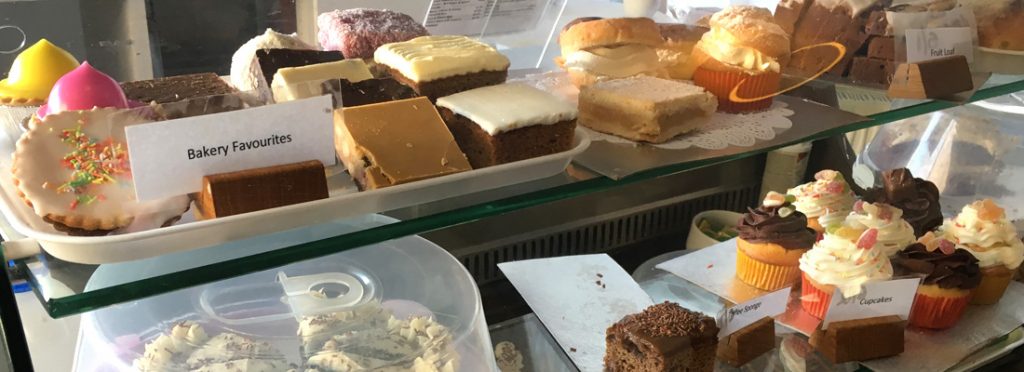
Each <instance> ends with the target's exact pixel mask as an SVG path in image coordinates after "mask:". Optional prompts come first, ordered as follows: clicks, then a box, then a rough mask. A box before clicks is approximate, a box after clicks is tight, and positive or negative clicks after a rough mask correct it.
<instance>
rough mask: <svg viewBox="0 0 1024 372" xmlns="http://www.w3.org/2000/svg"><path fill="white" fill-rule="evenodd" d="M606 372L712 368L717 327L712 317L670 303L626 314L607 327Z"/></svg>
mask: <svg viewBox="0 0 1024 372" xmlns="http://www.w3.org/2000/svg"><path fill="white" fill-rule="evenodd" d="M605 340H606V342H607V346H606V349H605V356H604V364H605V369H606V370H607V371H613V372H618V371H628V372H654V371H659V372H660V371H665V372H668V371H672V372H691V371H707V372H710V371H713V370H714V368H715V348H716V347H717V346H718V326H717V325H716V324H715V320H714V319H712V318H711V317H709V316H706V315H704V314H701V313H699V312H696V311H691V310H688V309H685V308H683V307H682V306H679V305H678V304H675V303H671V302H664V303H661V304H657V305H654V306H651V307H648V308H647V309H645V310H644V311H643V312H641V313H639V314H632V315H627V316H626V317H625V318H622V320H620V321H619V322H618V323H615V324H614V325H612V326H611V327H609V328H608V331H607V336H606V337H605Z"/></svg>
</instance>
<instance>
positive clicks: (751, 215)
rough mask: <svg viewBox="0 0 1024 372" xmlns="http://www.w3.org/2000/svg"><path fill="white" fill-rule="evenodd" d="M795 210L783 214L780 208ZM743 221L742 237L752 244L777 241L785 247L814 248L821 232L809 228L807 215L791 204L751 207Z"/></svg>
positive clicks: (740, 224) (741, 221) (741, 225)
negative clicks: (780, 212)
mask: <svg viewBox="0 0 1024 372" xmlns="http://www.w3.org/2000/svg"><path fill="white" fill-rule="evenodd" d="M781 209H788V210H789V211H792V213H790V214H788V215H786V216H785V217H783V216H782V215H780V214H779V210H781ZM747 210H748V213H744V214H743V218H742V219H741V220H740V223H739V227H738V229H739V232H740V239H743V240H746V241H748V242H751V243H773V244H778V245H780V246H782V247H783V248H785V249H810V248H811V247H812V246H814V241H815V240H816V239H817V237H818V234H817V233H815V232H814V230H811V229H809V228H807V216H805V215H804V214H803V213H800V212H798V211H797V210H796V207H794V206H793V205H792V204H790V203H785V204H782V205H780V206H777V207H766V206H764V205H762V206H760V207H757V209H752V208H747Z"/></svg>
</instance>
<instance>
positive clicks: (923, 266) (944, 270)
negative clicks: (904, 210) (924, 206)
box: [892, 234, 981, 329]
mask: <svg viewBox="0 0 1024 372" xmlns="http://www.w3.org/2000/svg"><path fill="white" fill-rule="evenodd" d="M926 236H927V238H924V239H922V243H914V244H912V245H910V246H909V247H907V248H906V249H904V250H903V251H900V252H898V253H897V255H896V257H894V258H893V260H892V264H893V267H894V269H895V270H896V271H897V272H899V273H900V274H901V275H916V276H921V277H923V278H922V279H921V285H920V286H918V287H917V295H915V296H914V306H913V307H912V308H911V309H910V324H911V325H913V326H915V327H921V328H930V329H946V328H949V327H952V326H953V325H954V324H956V322H957V321H959V320H960V317H962V316H963V314H964V310H965V309H967V305H968V304H969V303H970V302H971V295H972V294H973V292H974V289H975V288H977V287H978V284H980V283H981V269H980V267H979V266H978V259H976V258H974V256H973V255H971V253H970V252H968V251H966V250H964V249H958V248H956V247H955V246H954V245H953V243H952V242H950V241H948V240H945V239H938V238H935V237H934V236H933V235H931V234H929V235H926Z"/></svg>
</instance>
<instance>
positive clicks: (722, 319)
mask: <svg viewBox="0 0 1024 372" xmlns="http://www.w3.org/2000/svg"><path fill="white" fill-rule="evenodd" d="M791 290H792V287H786V288H783V289H780V290H777V291H775V292H772V293H769V294H766V295H764V296H761V297H757V298H754V299H752V300H750V301H747V302H744V303H741V304H738V305H736V306H733V307H728V308H725V309H722V311H720V312H719V313H718V316H717V319H716V320H717V321H718V329H719V331H718V337H719V338H722V337H725V336H728V335H731V334H733V333H735V332H736V331H739V330H741V329H743V328H744V327H746V326H748V325H751V324H754V322H757V321H758V320H761V318H764V317H766V316H767V317H774V316H776V315H779V314H782V312H784V311H786V304H787V303H789V293H790V291H791Z"/></svg>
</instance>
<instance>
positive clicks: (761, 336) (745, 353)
mask: <svg viewBox="0 0 1024 372" xmlns="http://www.w3.org/2000/svg"><path fill="white" fill-rule="evenodd" d="M774 348H775V319H772V318H771V317H764V318H761V320H758V321H756V322H754V324H751V325H748V326H746V327H743V329H740V330H739V331H736V332H735V333H733V334H731V335H729V336H727V337H726V338H725V339H723V340H722V341H720V342H719V343H718V359H721V360H722V361H723V362H726V363H727V364H729V365H731V366H733V367H739V366H742V365H744V364H747V363H749V362H750V361H751V360H754V359H756V358H757V357H759V356H761V354H764V353H767V352H768V351H770V350H772V349H774Z"/></svg>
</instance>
